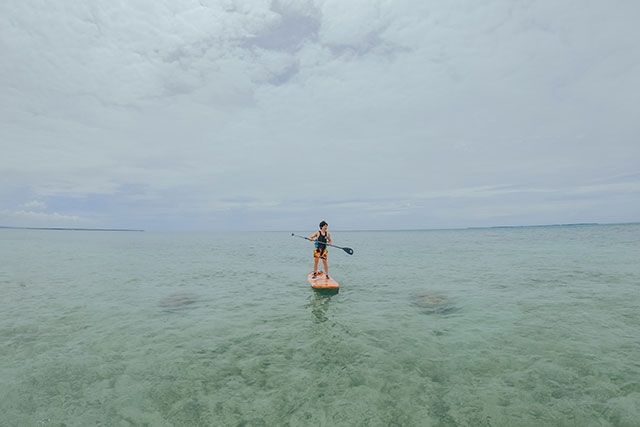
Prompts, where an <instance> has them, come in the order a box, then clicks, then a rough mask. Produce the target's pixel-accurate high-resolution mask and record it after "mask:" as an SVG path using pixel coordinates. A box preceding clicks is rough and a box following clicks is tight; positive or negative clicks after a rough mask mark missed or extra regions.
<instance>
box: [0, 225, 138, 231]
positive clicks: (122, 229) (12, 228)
mask: <svg viewBox="0 0 640 427" xmlns="http://www.w3.org/2000/svg"><path fill="white" fill-rule="evenodd" d="M0 228H3V229H11V230H54V231H136V232H142V231H144V230H134V229H129V228H70V227H12V226H6V225H0Z"/></svg>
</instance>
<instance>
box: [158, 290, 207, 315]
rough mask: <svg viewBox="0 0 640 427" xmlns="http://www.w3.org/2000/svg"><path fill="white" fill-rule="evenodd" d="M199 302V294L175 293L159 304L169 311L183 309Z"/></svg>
mask: <svg viewBox="0 0 640 427" xmlns="http://www.w3.org/2000/svg"><path fill="white" fill-rule="evenodd" d="M196 302H198V297H197V295H193V294H173V295H169V296H167V297H165V298H163V299H162V300H160V303H159V304H158V305H159V306H160V307H161V308H162V309H164V310H167V311H175V310H182V309H184V308H186V307H189V306H190V305H192V304H195V303H196Z"/></svg>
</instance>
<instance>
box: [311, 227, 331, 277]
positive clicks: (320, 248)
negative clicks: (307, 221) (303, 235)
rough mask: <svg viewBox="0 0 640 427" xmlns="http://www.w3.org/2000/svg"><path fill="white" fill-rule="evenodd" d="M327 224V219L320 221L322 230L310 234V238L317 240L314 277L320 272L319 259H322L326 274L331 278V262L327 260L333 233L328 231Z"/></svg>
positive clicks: (314, 251)
mask: <svg viewBox="0 0 640 427" xmlns="http://www.w3.org/2000/svg"><path fill="white" fill-rule="evenodd" d="M328 226H329V224H327V223H326V222H325V221H322V222H321V223H320V230H318V231H316V232H315V233H313V234H312V235H311V236H309V240H313V241H315V242H316V247H315V248H314V249H313V277H316V275H317V274H318V260H322V265H324V274H326V276H327V279H328V278H329V263H328V262H327V254H328V251H327V244H331V234H329V232H328V231H327V227H328Z"/></svg>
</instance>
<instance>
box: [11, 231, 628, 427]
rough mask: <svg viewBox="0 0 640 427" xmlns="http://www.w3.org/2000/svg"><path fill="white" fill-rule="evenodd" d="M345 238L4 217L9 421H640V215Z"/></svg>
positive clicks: (440, 425)
mask: <svg viewBox="0 0 640 427" xmlns="http://www.w3.org/2000/svg"><path fill="white" fill-rule="evenodd" d="M292 231H293V230H292ZM312 231H313V230H307V231H302V232H300V234H303V235H308V234H310V233H311V232H312ZM332 236H333V240H334V243H335V244H337V245H342V246H348V247H352V248H353V249H354V251H355V254H354V255H353V256H349V255H348V254H346V253H345V252H343V251H341V250H340V249H335V248H332V249H331V250H330V254H329V260H330V273H331V274H332V276H333V277H334V278H335V279H336V280H337V281H339V282H340V284H341V289H340V292H339V293H338V294H336V295H322V294H317V293H315V292H314V291H313V290H311V288H309V286H308V284H307V282H306V274H307V273H308V272H309V271H310V270H311V266H312V257H311V251H312V246H311V244H310V243H309V242H306V241H304V240H302V239H296V238H294V237H292V236H291V233H290V232H281V233H277V232H270V233H203V234H197V233H157V232H88V231H44V230H8V229H4V230H0V291H1V295H2V296H1V299H0V301H1V305H0V308H1V310H0V378H1V385H0V426H3V427H4V426H7V427H8V426H56V427H57V426H82V427H85V426H434V427H436V426H437V427H446V426H469V427H489V426H494V427H498V426H532V427H534V426H535V427H541V426H577V427H587V426H625V427H637V426H638V425H640V421H639V420H640V297H639V295H640V225H638V224H635V225H634V224H631V225H582V226H554V227H523V228H496V229H467V230H442V231H441V230H437V231H388V232H382V231H375V232H346V231H337V230H332Z"/></svg>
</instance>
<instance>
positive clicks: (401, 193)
mask: <svg viewBox="0 0 640 427" xmlns="http://www.w3.org/2000/svg"><path fill="white" fill-rule="evenodd" d="M638 22H640V2H638V1H636V0H611V1H601V0H564V1H557V0H446V1H425V0H126V1H124V0H123V1H114V0H91V1H87V0H50V1H42V0H3V1H2V2H0V57H1V58H2V60H1V61H0V148H1V152H2V155H1V156H0V225H8V226H36V227H83V228H141V229H146V230H307V229H308V230H310V231H312V230H313V229H315V228H316V227H317V223H318V222H319V221H320V220H321V219H325V220H327V221H328V222H329V223H330V224H331V229H333V230H339V229H343V230H349V229H404V228H408V229H414V228H452V227H476V226H497V225H532V224H557V223H573V222H604V223H610V222H635V221H640V138H639V137H640V109H639V104H638V99H640V96H639V94H640V43H638V41H639V40H640V27H639V26H638Z"/></svg>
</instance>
